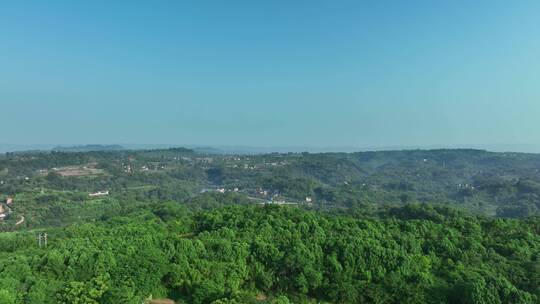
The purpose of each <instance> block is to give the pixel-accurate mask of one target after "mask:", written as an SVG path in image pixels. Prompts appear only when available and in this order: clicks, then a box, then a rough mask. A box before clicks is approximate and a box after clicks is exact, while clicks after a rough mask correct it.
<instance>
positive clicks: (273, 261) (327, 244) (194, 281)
mask: <svg viewBox="0 0 540 304" xmlns="http://www.w3.org/2000/svg"><path fill="white" fill-rule="evenodd" d="M42 231H46V232H47V233H48V244H47V246H44V245H43V246H42V247H38V244H37V242H36V235H37V234H38V232H42ZM539 233H540V220H539V219H538V218H530V219H527V220H515V219H493V218H482V217H473V216H467V215H463V214H461V213H460V212H456V211H454V210H451V209H447V208H443V207H437V208H435V207H430V206H421V205H408V206H406V207H401V208H391V209H388V210H384V211H382V210H381V211H379V212H377V213H376V214H373V215H370V216H366V215H350V216H344V215H331V214H325V213H320V212H314V211H304V210H302V209H299V208H291V207H277V206H265V207H263V206H231V207H225V208H218V209H213V210H208V211H199V212H190V211H188V209H186V208H185V207H183V206H182V205H180V204H177V203H165V204H156V205H154V206H151V207H149V208H145V209H141V210H138V211H137V212H134V213H129V214H126V215H124V216H118V217H113V218H110V219H108V220H104V221H101V222H98V223H86V224H82V225H75V226H69V227H66V228H52V229H45V230H34V231H23V232H10V233H3V234H1V235H0V250H1V253H0V274H1V275H0V278H1V279H0V295H1V297H0V303H141V301H142V300H143V299H146V298H148V297H150V296H153V297H165V296H167V297H170V298H174V299H177V300H181V301H185V302H187V303H211V302H213V303H265V302H268V303H287V302H289V301H292V302H298V303H302V302H305V303H311V302H313V303H318V302H320V301H322V302H332V303H445V302H446V303H489V304H492V303H538V300H539V297H540V236H539Z"/></svg>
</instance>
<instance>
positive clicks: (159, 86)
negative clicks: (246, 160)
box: [0, 0, 540, 147]
mask: <svg viewBox="0 0 540 304" xmlns="http://www.w3.org/2000/svg"><path fill="white" fill-rule="evenodd" d="M538 16H540V2H539V1H511V2H509V1H493V0H492V1H313V0H312V1H234V0H231V1H2V2H1V3H0V114H1V117H2V125H3V128H2V129H3V131H2V132H0V143H2V142H3V143H13V144H48V143H54V144H75V143H171V144H199V145H206V144H209V145H251V146H291V145H295V146H299V145H301V146H319V147H321V146H324V147H328V146H335V147H337V146H357V147H368V146H369V147H376V146H429V145H447V146H453V145H468V144H471V145H472V144H474V145H479V144H509V145H513V144H537V143H538V142H539V141H538V140H539V139H540V136H539V134H540V18H538Z"/></svg>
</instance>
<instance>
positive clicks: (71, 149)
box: [52, 145, 126, 152]
mask: <svg viewBox="0 0 540 304" xmlns="http://www.w3.org/2000/svg"><path fill="white" fill-rule="evenodd" d="M121 150H126V148H124V147H122V146H120V145H81V146H69V147H64V146H58V147H54V148H52V151H56V152H92V151H121Z"/></svg>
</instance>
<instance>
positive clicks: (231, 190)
mask: <svg viewBox="0 0 540 304" xmlns="http://www.w3.org/2000/svg"><path fill="white" fill-rule="evenodd" d="M238 191H240V190H239V189H238V188H233V189H225V188H217V189H216V192H219V193H225V192H238Z"/></svg>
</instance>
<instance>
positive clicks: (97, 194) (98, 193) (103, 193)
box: [88, 190, 109, 197]
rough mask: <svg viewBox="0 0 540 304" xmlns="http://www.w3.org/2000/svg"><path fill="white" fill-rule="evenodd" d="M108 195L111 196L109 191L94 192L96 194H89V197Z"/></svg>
mask: <svg viewBox="0 0 540 304" xmlns="http://www.w3.org/2000/svg"><path fill="white" fill-rule="evenodd" d="M106 195H109V191H108V190H107V191H98V192H94V193H89V194H88V196H90V197H95V196H106Z"/></svg>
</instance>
